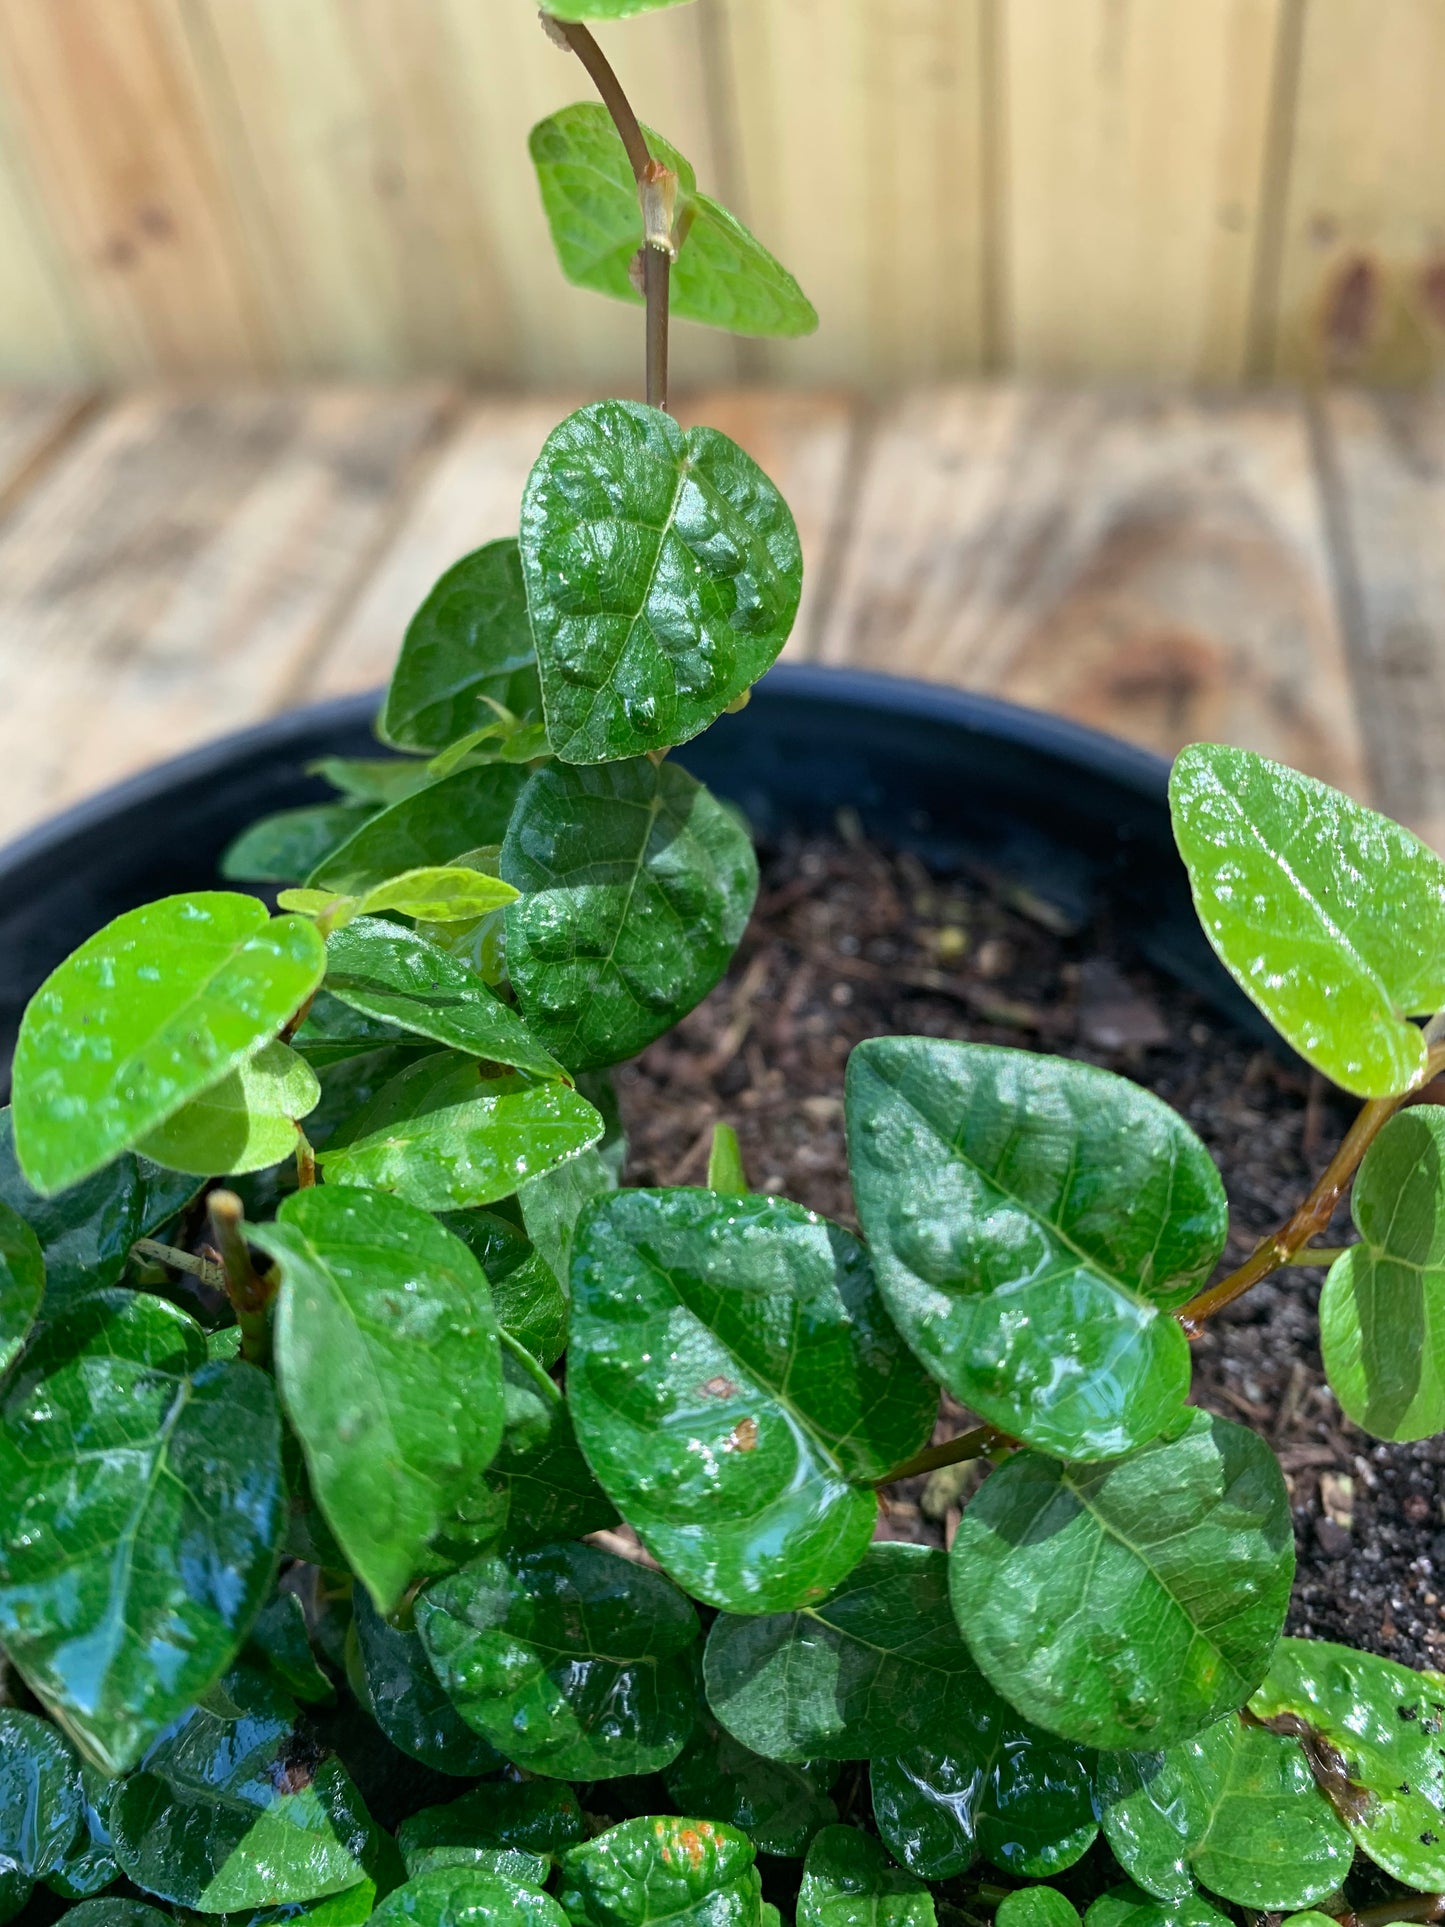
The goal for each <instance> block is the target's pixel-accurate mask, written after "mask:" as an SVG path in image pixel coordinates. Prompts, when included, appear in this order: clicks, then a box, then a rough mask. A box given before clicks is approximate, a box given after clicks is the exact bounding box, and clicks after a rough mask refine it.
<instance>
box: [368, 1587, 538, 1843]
mask: <svg viewBox="0 0 1445 1927" xmlns="http://www.w3.org/2000/svg"><path fill="white" fill-rule="evenodd" d="M353 1605H354V1613H355V1617H354V1619H353V1621H352V1625H353V1627H354V1628H355V1634H356V1659H357V1662H358V1664H357V1666H356V1667H354V1668H353V1667H352V1666H351V1665H350V1663H349V1661H348V1673H349V1674H350V1675H351V1680H352V1686H353V1689H354V1691H355V1693H356V1697H357V1699H358V1700H360V1702H361V1704H362V1705H363V1706H364V1707H365V1708H366V1710H367V1712H368V1713H370V1715H371V1717H372V1718H373V1719H374V1720H375V1721H376V1723H377V1725H378V1726H379V1727H380V1728H381V1730H382V1732H383V1733H385V1735H386V1737H387V1738H388V1739H389V1740H390V1741H391V1743H392V1745H393V1746H394V1747H397V1748H398V1749H399V1750H400V1751H401V1752H403V1753H405V1754H406V1755H407V1757H408V1759H412V1760H420V1761H421V1763H422V1765H423V1766H429V1767H431V1769H432V1770H433V1772H436V1773H450V1774H454V1775H455V1776H456V1777H457V1778H458V1779H462V1780H466V1779H472V1778H474V1777H475V1776H476V1775H478V1774H481V1773H492V1772H494V1771H495V1770H496V1769H497V1767H499V1766H500V1765H501V1764H502V1761H501V1756H500V1755H499V1754H498V1752H497V1750H496V1748H495V1747H492V1746H489V1745H488V1743H487V1742H486V1741H485V1740H484V1739H483V1738H482V1737H481V1735H480V1734H478V1733H474V1732H473V1731H472V1729H471V1727H469V1726H468V1725H467V1723H466V1721H465V1720H463V1719H462V1718H461V1716H460V1714H459V1713H458V1712H457V1710H456V1708H455V1707H454V1706H453V1705H452V1703H451V1701H450V1700H449V1699H448V1698H447V1696H446V1694H445V1693H444V1692H443V1691H442V1689H441V1687H440V1685H439V1684H438V1683H437V1677H436V1674H435V1673H434V1672H433V1671H432V1669H431V1665H430V1662H429V1661H428V1659H427V1656H426V1651H425V1649H424V1647H423V1646H422V1643H421V1637H420V1635H419V1634H418V1633H417V1632H416V1631H415V1629H403V1628H402V1627H400V1626H393V1625H389V1624H388V1623H387V1621H386V1620H384V1619H383V1618H382V1617H381V1615H380V1614H379V1613H378V1612H377V1610H376V1608H375V1607H374V1606H373V1605H372V1603H371V1601H370V1600H369V1599H368V1598H367V1596H366V1593H365V1590H364V1589H363V1590H358V1591H357V1593H356V1594H355V1595H354V1601H353ZM416 1871H417V1869H416V1868H413V1867H410V1866H408V1868H407V1872H408V1873H414V1872H416Z"/></svg>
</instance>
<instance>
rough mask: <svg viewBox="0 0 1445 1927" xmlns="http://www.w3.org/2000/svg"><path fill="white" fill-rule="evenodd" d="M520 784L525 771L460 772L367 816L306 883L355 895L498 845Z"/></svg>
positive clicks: (495, 767) (505, 767)
mask: <svg viewBox="0 0 1445 1927" xmlns="http://www.w3.org/2000/svg"><path fill="white" fill-rule="evenodd" d="M525 781H526V772H525V771H524V770H520V769H514V768H513V767H512V766H511V765H510V764H507V763H493V764H490V765H488V766H487V767H486V768H484V769H459V770H457V771H455V772H454V774H452V775H451V776H444V777H442V778H441V780H440V781H439V782H435V783H429V784H428V785H427V787H426V788H425V789H424V790H418V791H417V792H416V793H415V795H413V796H406V797H403V798H402V800H401V801H400V802H399V803H393V804H392V806H391V808H390V809H386V810H383V811H382V812H381V814H380V815H379V816H373V817H371V818H370V819H369V820H368V821H367V822H366V823H364V824H363V825H362V826H361V828H360V829H358V830H357V831H356V833H355V834H354V835H353V836H350V837H348V838H347V840H346V842H345V843H342V844H340V845H338V847H337V848H336V849H334V850H332V851H331V852H329V853H328V855H327V856H326V857H325V858H324V859H322V860H321V861H318V863H317V864H316V866H315V868H314V869H312V870H310V871H308V873H307V875H306V879H305V880H306V882H307V883H308V884H311V885H313V886H314V887H316V888H324V889H328V890H338V891H349V892H352V893H354V894H358V895H359V894H360V893H361V892H363V891H365V890H369V889H371V888H372V886H373V885H374V884H378V883H385V882H387V881H388V879H389V878H391V877H394V876H400V875H401V874H402V872H403V871H404V870H422V869H427V868H429V867H431V866H432V865H434V864H439V863H450V862H451V861H452V860H453V858H455V857H458V856H461V855H462V854H463V853H464V852H465V851H467V850H475V849H477V848H478V847H479V846H480V845H482V844H483V843H500V842H501V840H502V837H503V835H504V834H505V832H506V828H507V821H508V818H509V817H510V816H511V814H512V809H513V806H514V805H515V803H516V800H517V798H518V796H519V795H520V794H521V790H522V785H523V783H524V782H525Z"/></svg>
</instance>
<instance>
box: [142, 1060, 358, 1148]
mask: <svg viewBox="0 0 1445 1927" xmlns="http://www.w3.org/2000/svg"><path fill="white" fill-rule="evenodd" d="M320 1099H321V1086H320V1085H319V1084H318V1083H317V1081H316V1073H315V1071H314V1070H312V1068H311V1066H310V1065H309V1064H308V1063H307V1061H306V1059H305V1058H304V1057H301V1056H299V1055H298V1054H297V1053H296V1052H295V1051H294V1050H290V1049H288V1047H287V1046H286V1045H285V1044H282V1043H280V1042H278V1041H277V1040H275V1039H274V1038H273V1039H272V1041H271V1042H270V1043H269V1044H263V1045H262V1046H261V1048H260V1050H258V1051H257V1052H256V1054H255V1055H254V1056H253V1057H248V1058H247V1059H246V1061H245V1063H244V1064H239V1065H237V1067H236V1069H235V1070H233V1071H232V1072H231V1073H230V1074H229V1075H228V1076H226V1077H223V1078H222V1079H221V1081H220V1083H219V1084H213V1085H212V1086H211V1088H210V1089H209V1090H208V1091H203V1092H202V1093H201V1095H200V1096H199V1097H193V1098H192V1099H191V1101H190V1103H189V1104H187V1105H184V1106H183V1107H182V1109H180V1110H179V1111H177V1112H176V1113H175V1114H174V1115H173V1116H172V1117H168V1118H167V1119H166V1121H165V1123H164V1124H162V1125H160V1126H159V1127H158V1128H157V1129H156V1130H154V1131H149V1132H147V1134H146V1135H145V1137H143V1138H142V1139H141V1141H140V1146H139V1148H140V1150H142V1151H143V1152H144V1153H145V1155H146V1156H147V1157H148V1158H151V1159H153V1160H154V1162H155V1163H157V1164H163V1165H165V1167H166V1168H167V1170H170V1171H184V1172H189V1173H190V1175H191V1176H193V1177H199V1178H206V1177H221V1176H226V1175H232V1176H239V1175H241V1174H243V1173H245V1172H247V1171H264V1170H265V1169H266V1167H267V1166H268V1165H272V1164H280V1163H281V1162H282V1160H283V1159H285V1158H289V1157H293V1156H294V1155H295V1152H296V1146H297V1144H298V1143H299V1142H300V1135H299V1133H298V1131H297V1121H298V1119H300V1118H303V1117H308V1116H309V1115H310V1114H311V1112H312V1111H314V1110H315V1109H316V1106H317V1104H318V1103H319V1102H320Z"/></svg>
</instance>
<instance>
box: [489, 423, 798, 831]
mask: <svg viewBox="0 0 1445 1927" xmlns="http://www.w3.org/2000/svg"><path fill="white" fill-rule="evenodd" d="M522 572H523V574H524V576H525V577H526V583H527V606H528V609H529V610H530V612H531V617H532V633H533V636H534V638H535V640H536V645H537V661H538V665H539V667H540V669H541V673H542V698H543V704H544V708H545V712H546V719H547V736H548V740H549V741H550V742H551V745H552V748H553V749H554V750H555V751H556V753H557V754H558V756H560V757H562V758H563V760H564V761H566V762H568V763H608V762H615V761H617V760H618V759H619V758H621V757H625V756H643V755H646V753H647V752H648V751H649V750H655V749H666V748H667V747H668V746H669V745H671V744H674V743H685V742H687V741H688V740H689V739H690V738H691V737H693V736H696V735H697V734H698V732H699V731H700V730H704V729H706V728H707V726H708V724H709V723H711V722H714V721H716V719H717V718H718V717H719V716H720V715H721V714H722V712H723V711H724V710H725V709H726V708H727V706H728V705H729V703H732V702H735V701H736V700H737V698H738V697H739V696H741V695H742V693H743V691H744V690H745V689H748V688H750V687H751V686H752V684H753V683H755V682H756V681H757V679H758V677H759V676H761V675H762V674H763V672H764V671H765V670H766V669H769V668H770V667H771V666H772V663H773V660H774V658H775V657H776V656H777V654H778V651H779V650H780V649H781V648H782V646H783V644H784V643H785V642H786V641H787V639H788V633H789V631H790V630H791V629H792V626H793V619H794V617H795V616H796V615H797V613H798V599H799V596H800V595H801V593H802V584H803V559H802V551H801V550H800V548H799V546H798V532H797V529H796V528H795V527H794V524H793V518H792V516H791V514H790V513H789V512H788V505H787V503H786V502H785V501H784V500H783V498H782V496H781V495H779V493H778V491H777V490H776V489H775V488H774V487H773V485H772V483H771V482H770V481H769V480H768V478H767V476H766V475H764V473H763V471H762V470H761V469H760V468H759V467H758V465H757V463H756V462H755V461H753V459H752V457H751V456H749V455H746V454H744V453H743V451H742V449H740V448H739V447H738V446H737V444H736V442H730V441H729V440H728V438H727V436H726V435H721V434H719V433H718V431H717V430H716V429H715V428H690V429H687V430H686V431H684V430H683V429H681V428H679V427H678V426H677V424H676V422H674V421H673V419H672V417H671V416H670V415H665V414H664V413H663V412H662V411H661V410H660V409H657V408H645V407H644V406H643V405H642V404H641V403H640V402H627V401H602V402H594V403H593V404H592V405H591V406H590V407H587V408H580V409H578V411H577V412H576V414H574V415H569V416H568V417H567V419H566V420H565V421H564V422H562V423H560V424H559V425H558V426H557V427H556V428H554V429H553V430H552V433H551V434H550V435H549V436H548V437H547V440H546V443H545V444H544V446H543V449H542V453H541V455H540V456H539V457H538V458H537V463H536V466H535V467H534V468H533V470H532V473H531V476H530V478H529V479H528V482H527V488H526V493H525V494H524V495H523V497H522ZM478 841H481V839H480V838H479V839H478Z"/></svg>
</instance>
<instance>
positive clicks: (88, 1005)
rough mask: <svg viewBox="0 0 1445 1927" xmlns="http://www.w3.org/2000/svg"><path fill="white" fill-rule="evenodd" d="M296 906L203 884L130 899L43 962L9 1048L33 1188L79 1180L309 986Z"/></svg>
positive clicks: (314, 961)
mask: <svg viewBox="0 0 1445 1927" xmlns="http://www.w3.org/2000/svg"><path fill="white" fill-rule="evenodd" d="M325 967H326V950H325V946H324V945H323V944H322V941H321V939H320V937H318V936H317V934H316V932H315V930H314V929H313V928H312V926H311V925H310V924H309V923H307V922H306V920H305V919H304V918H303V917H274V918H273V917H271V916H270V915H269V914H268V913H267V910H266V906H265V905H264V904H263V903H258V902H257V901H256V899H255V898H254V897H242V896H236V895H233V894H231V893H230V892H227V891H221V890H213V891H206V892H202V893H201V894H199V895H196V896H186V897H166V898H164V899H163V900H162V901H161V902H160V903H150V904H146V905H145V906H144V907H143V908H142V909H139V910H128V911H127V912H126V914H125V915H124V916H122V917H117V918H116V919H115V921H114V922H113V923H109V924H107V925H106V927H105V928H104V929H103V930H101V931H98V932H97V933H96V935H95V936H93V937H92V938H90V940H89V941H88V942H86V943H83V944H82V945H81V946H80V948H79V950H77V951H75V952H73V953H72V955H71V956H69V957H67V958H66V960H65V962H64V963H63V964H61V965H60V966H59V968H58V969H56V970H53V971H52V972H51V973H50V975H49V976H48V977H47V978H46V980H45V982H44V983H43V984H42V985H41V986H40V989H39V990H37V991H36V993H35V995H34V996H33V997H32V998H31V1000H30V1003H29V1005H28V1007H27V1009H26V1012H25V1015H24V1017H23V1018H22V1019H21V1022H20V1037H19V1041H18V1042H17V1044H16V1046H15V1072H14V1076H15V1093H14V1106H13V1108H14V1125H15V1149H16V1152H17V1153H18V1155H19V1158H20V1164H21V1168H22V1170H23V1171H24V1172H25V1175H26V1177H27V1179H28V1180H29V1181H30V1183H31V1184H32V1185H33V1186H34V1187H35V1189H36V1190H37V1191H42V1192H44V1193H46V1194H47V1195H48V1196H51V1197H53V1196H54V1195H55V1193H56V1192H58V1191H63V1190H65V1189H66V1187H67V1186H68V1185H73V1184H77V1183H78V1182H79V1181H80V1180H81V1179H82V1178H85V1177H89V1176H90V1174H91V1173H92V1172H93V1171H98V1170H99V1169H100V1168H101V1166H102V1165H105V1164H108V1163H109V1162H110V1160H111V1159H112V1158H113V1157H115V1156H116V1155H117V1154H118V1153H119V1152H121V1151H124V1150H127V1149H129V1148H130V1147H132V1146H134V1145H135V1144H137V1143H138V1142H139V1141H140V1140H141V1139H142V1138H144V1137H145V1135H146V1133H147V1132H149V1131H153V1130H155V1128H156V1127H157V1126H158V1125H160V1124H164V1123H165V1121H166V1119H167V1118H169V1117H172V1116H174V1114H175V1113H176V1112H177V1111H178V1110H180V1108H181V1106H182V1105H183V1104H187V1103H189V1102H190V1100H191V1099H192V1098H193V1097H199V1096H200V1094H201V1092H202V1091H205V1090H209V1088H210V1087H211V1086H212V1085H213V1084H218V1083H219V1082H220V1081H221V1079H222V1078H223V1077H225V1076H226V1074H227V1073H228V1072H229V1071H232V1070H234V1069H236V1067H237V1066H238V1065H240V1064H242V1063H244V1062H245V1060H246V1059H247V1058H248V1057H250V1056H251V1055H252V1054H253V1053H254V1052H255V1051H257V1050H258V1049H259V1048H260V1046H261V1045H262V1044H264V1043H266V1042H268V1041H269V1040H270V1039H271V1038H272V1037H273V1036H274V1035H275V1033H276V1032H277V1031H278V1030H279V1029H280V1028H281V1026H282V1025H283V1024H284V1023H285V1022H286V1020H287V1018H288V1017H290V1016H291V1014H292V1013H293V1012H294V1011H295V1010H297V1009H298V1008H299V1007H300V1006H301V1005H302V1004H303V1003H304V1002H305V1001H306V999H307V998H308V997H309V996H310V995H311V993H312V991H313V990H315V988H316V986H317V985H318V984H319V983H320V981H321V976H322V972H323V971H324V969H325Z"/></svg>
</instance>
